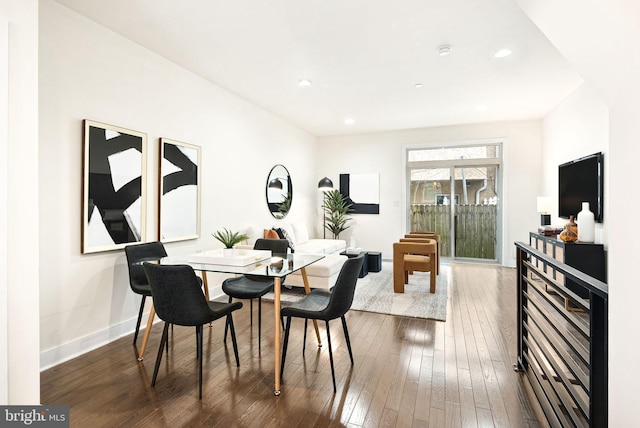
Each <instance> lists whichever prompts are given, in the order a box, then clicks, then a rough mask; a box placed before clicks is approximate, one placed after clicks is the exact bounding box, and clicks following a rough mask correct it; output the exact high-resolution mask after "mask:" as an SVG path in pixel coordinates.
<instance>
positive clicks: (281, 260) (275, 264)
mask: <svg viewBox="0 0 640 428" xmlns="http://www.w3.org/2000/svg"><path fill="white" fill-rule="evenodd" d="M324 257H325V256H324V255H310V254H287V255H286V257H271V258H270V259H266V260H261V261H259V262H256V263H251V264H249V265H246V266H233V265H224V264H212V263H194V262H191V261H189V256H169V257H164V258H162V259H160V264H163V265H178V264H179V265H189V266H191V267H192V268H193V269H194V270H197V271H203V272H220V273H236V274H244V275H256V276H268V277H274V278H282V277H284V276H286V275H289V274H291V273H293V272H295V271H297V270H300V269H302V268H304V267H307V266H309V265H310V264H312V263H315V262H317V261H318V260H321V259H323V258H324Z"/></svg>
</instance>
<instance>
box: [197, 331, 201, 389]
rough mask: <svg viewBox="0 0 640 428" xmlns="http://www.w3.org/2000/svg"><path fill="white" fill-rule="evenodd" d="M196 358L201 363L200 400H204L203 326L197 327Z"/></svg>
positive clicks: (199, 368)
mask: <svg viewBox="0 0 640 428" xmlns="http://www.w3.org/2000/svg"><path fill="white" fill-rule="evenodd" d="M196 342H197V344H196V358H197V359H198V360H200V361H199V366H198V399H199V400H202V326H201V325H197V326H196Z"/></svg>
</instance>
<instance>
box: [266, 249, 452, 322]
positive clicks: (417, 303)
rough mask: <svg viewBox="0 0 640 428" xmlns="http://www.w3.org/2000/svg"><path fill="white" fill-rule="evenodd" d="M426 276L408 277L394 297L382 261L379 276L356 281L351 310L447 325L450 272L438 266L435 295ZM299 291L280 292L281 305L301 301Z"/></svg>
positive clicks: (390, 272)
mask: <svg viewBox="0 0 640 428" xmlns="http://www.w3.org/2000/svg"><path fill="white" fill-rule="evenodd" d="M429 275H430V274H429V273H424V272H415V273H414V274H413V275H409V284H407V285H405V287H404V293H394V292H393V265H392V263H391V262H390V261H383V262H382V270H381V271H380V272H370V273H369V274H368V275H367V276H365V277H364V278H360V279H358V283H357V285H356V294H355V297H354V299H353V305H352V306H351V309H355V310H358V311H365V312H377V313H381V314H391V315H399V316H403V317H414V318H429V319H434V320H438V321H446V319H447V297H448V285H449V278H450V276H451V269H450V268H449V266H445V265H442V266H441V269H440V275H438V277H437V280H436V292H435V293H434V294H431V293H429ZM301 291H302V290H301V289H297V288H296V289H294V290H287V289H286V288H283V290H282V294H281V300H282V302H283V305H286V304H287V302H295V301H297V300H300V299H301V298H302V297H303V296H304V295H303V294H301ZM263 299H267V300H273V294H272V293H269V294H267V295H266V296H264V297H263Z"/></svg>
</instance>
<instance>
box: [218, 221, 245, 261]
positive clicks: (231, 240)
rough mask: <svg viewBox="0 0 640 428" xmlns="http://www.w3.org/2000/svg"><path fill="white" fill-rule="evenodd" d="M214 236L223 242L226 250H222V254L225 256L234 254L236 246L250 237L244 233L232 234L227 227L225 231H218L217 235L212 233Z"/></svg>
mask: <svg viewBox="0 0 640 428" xmlns="http://www.w3.org/2000/svg"><path fill="white" fill-rule="evenodd" d="M212 235H213V237H214V238H216V239H217V240H218V241H220V242H222V245H224V250H222V252H223V253H224V254H225V255H228V254H230V253H232V252H233V246H234V245H236V244H239V243H240V242H242V241H246V240H247V239H249V237H248V236H247V235H245V234H244V233H240V232H232V231H230V230H229V229H227V228H226V227H225V228H223V230H217V231H216V232H215V233H212Z"/></svg>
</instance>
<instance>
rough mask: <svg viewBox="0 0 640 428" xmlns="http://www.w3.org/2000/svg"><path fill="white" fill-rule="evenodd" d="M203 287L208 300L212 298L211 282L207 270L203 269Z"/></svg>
mask: <svg viewBox="0 0 640 428" xmlns="http://www.w3.org/2000/svg"><path fill="white" fill-rule="evenodd" d="M202 287H203V288H204V297H206V298H207V301H209V300H211V298H210V297H209V283H208V282H207V272H206V271H204V270H203V271H202Z"/></svg>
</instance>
